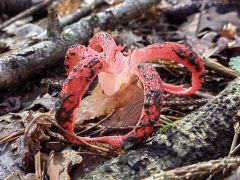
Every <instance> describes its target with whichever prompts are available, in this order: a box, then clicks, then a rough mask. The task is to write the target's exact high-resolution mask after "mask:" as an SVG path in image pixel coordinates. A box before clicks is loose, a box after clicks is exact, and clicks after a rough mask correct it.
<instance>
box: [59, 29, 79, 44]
mask: <svg viewBox="0 0 240 180" xmlns="http://www.w3.org/2000/svg"><path fill="white" fill-rule="evenodd" d="M62 38H63V39H64V40H67V41H74V40H75V39H76V35H75V33H74V32H73V31H72V30H71V29H70V28H67V29H65V30H64V31H63V32H62Z"/></svg>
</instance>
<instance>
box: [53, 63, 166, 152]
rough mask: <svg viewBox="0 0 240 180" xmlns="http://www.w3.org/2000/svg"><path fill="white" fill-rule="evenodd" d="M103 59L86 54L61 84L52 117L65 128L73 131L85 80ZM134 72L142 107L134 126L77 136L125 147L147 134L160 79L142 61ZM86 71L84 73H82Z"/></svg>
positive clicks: (157, 108)
mask: <svg viewBox="0 0 240 180" xmlns="http://www.w3.org/2000/svg"><path fill="white" fill-rule="evenodd" d="M103 66H104V62H102V61H100V60H99V59H97V58H93V59H91V58H89V59H88V60H87V61H85V62H84V63H79V64H78V65H77V66H76V67H75V68H74V69H73V71H72V72H71V73H70V74H69V77H68V79H67V81H66V83H64V85H63V90H62V92H61V94H60V102H59V103H58V104H57V107H56V109H57V112H56V119H57V121H58V123H59V124H60V125H61V126H62V127H63V128H64V129H66V130H67V131H68V132H70V133H73V134H74V129H73V127H74V121H75V118H76V116H75V114H76V109H77V107H78V105H79V103H80V101H81V99H82V96H83V95H84V93H85V91H86V90H87V89H88V87H89V84H90V83H91V82H92V81H93V79H94V78H95V77H96V76H97V74H98V73H100V72H101V71H102V69H103ZM138 69H139V70H138V76H139V78H140V80H141V81H142V83H143V86H144V97H145V98H144V107H143V110H142V114H141V117H140V119H139V122H138V124H137V126H136V127H135V128H134V129H133V130H132V131H131V132H129V133H128V134H126V135H123V136H103V137H95V138H88V137H78V138H79V139H80V140H81V141H85V142H87V143H107V144H109V145H111V146H113V147H114V148H119V149H120V148H129V147H132V146H133V145H135V144H137V143H139V142H141V141H143V140H144V139H145V138H147V137H149V136H150V135H151V133H152V131H153V125H154V123H155V122H156V121H157V120H158V118H159V116H160V107H161V105H162V102H163V101H162V97H163V96H162V91H161V79H160V77H159V75H158V73H157V72H156V70H155V69H154V68H152V67H151V66H150V65H147V64H144V65H139V67H138ZM86 75H87V76H86ZM65 137H66V138H67V139H68V140H69V141H70V142H72V143H74V144H79V141H77V140H75V139H73V138H72V137H70V136H69V135H67V134H65Z"/></svg>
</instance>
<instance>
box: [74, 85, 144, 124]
mask: <svg viewBox="0 0 240 180" xmlns="http://www.w3.org/2000/svg"><path fill="white" fill-rule="evenodd" d="M142 92H143V90H142V89H141V88H140V87H138V86H137V85H136V82H135V83H133V84H130V85H129V86H127V87H124V86H122V87H121V89H120V90H119V91H118V92H117V93H116V94H114V95H112V96H107V95H105V94H104V93H103V91H102V89H101V88H100V86H99V85H97V86H96V88H95V89H94V90H93V92H92V94H91V95H90V96H88V97H86V98H84V99H83V100H82V102H81V104H80V106H79V111H78V115H77V120H78V121H82V120H86V119H93V118H95V117H99V116H102V115H107V114H110V113H111V112H112V111H113V110H116V109H118V108H121V107H123V106H125V105H126V104H127V102H129V101H131V100H132V99H134V98H136V97H141V95H142Z"/></svg>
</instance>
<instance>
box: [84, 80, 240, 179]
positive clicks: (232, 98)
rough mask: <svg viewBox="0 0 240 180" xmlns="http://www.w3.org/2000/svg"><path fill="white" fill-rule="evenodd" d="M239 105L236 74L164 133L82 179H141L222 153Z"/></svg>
mask: <svg viewBox="0 0 240 180" xmlns="http://www.w3.org/2000/svg"><path fill="white" fill-rule="evenodd" d="M239 107H240V78H237V79H236V80H234V81H233V82H231V83H230V84H229V85H228V86H227V87H226V89H225V90H223V91H222V92H221V93H220V94H219V95H218V96H216V97H214V98H213V99H212V100H211V101H210V102H208V103H207V104H205V105H204V106H202V107H201V108H200V109H199V110H198V111H196V112H194V113H192V114H190V115H188V116H186V117H184V118H183V119H182V120H180V121H178V122H177V123H176V124H175V125H174V126H173V127H171V128H170V129H169V130H168V131H167V133H166V134H165V135H160V134H157V135H156V136H155V137H154V140H153V141H152V142H149V143H147V144H145V145H143V146H142V147H141V148H138V149H135V150H131V151H127V152H125V153H124V154H123V155H122V156H121V157H119V158H117V159H113V160H111V161H110V162H108V163H107V164H105V165H104V166H102V167H100V168H97V169H96V170H94V171H92V172H90V173H89V174H86V175H85V177H84V179H142V178H145V177H149V176H151V175H154V174H156V173H160V172H161V171H162V170H169V169H173V168H176V167H180V166H185V165H189V164H192V163H196V162H201V161H207V160H211V159H217V158H220V157H224V156H226V155H227V154H228V152H229V150H230V146H231V142H232V138H233V132H234V130H233V123H234V120H233V119H234V116H235V114H236V111H237V110H238V109H239Z"/></svg>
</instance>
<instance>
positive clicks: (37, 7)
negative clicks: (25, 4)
mask: <svg viewBox="0 0 240 180" xmlns="http://www.w3.org/2000/svg"><path fill="white" fill-rule="evenodd" d="M53 1H54V0H47V1H43V2H41V3H39V4H37V5H35V6H32V7H31V8H30V9H27V10H25V11H23V12H22V13H20V14H18V15H16V16H14V17H12V18H11V19H9V20H7V21H5V22H4V23H2V25H0V29H3V28H5V27H6V26H8V25H9V24H12V23H14V22H15V21H17V20H19V19H22V18H24V17H27V16H29V15H31V14H33V13H35V12H37V11H38V10H40V9H43V8H45V7H47V6H48V5H49V4H51V3H52V2H53Z"/></svg>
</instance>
